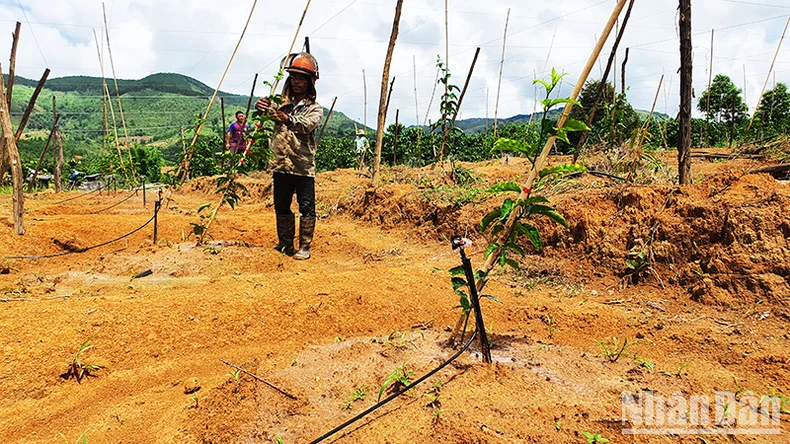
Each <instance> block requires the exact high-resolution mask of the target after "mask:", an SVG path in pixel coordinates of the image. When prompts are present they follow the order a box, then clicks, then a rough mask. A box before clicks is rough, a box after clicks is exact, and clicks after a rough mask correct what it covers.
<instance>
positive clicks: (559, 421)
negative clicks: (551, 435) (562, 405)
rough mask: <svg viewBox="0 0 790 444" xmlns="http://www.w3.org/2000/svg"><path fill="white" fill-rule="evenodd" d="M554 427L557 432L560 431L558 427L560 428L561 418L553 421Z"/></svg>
mask: <svg viewBox="0 0 790 444" xmlns="http://www.w3.org/2000/svg"><path fill="white" fill-rule="evenodd" d="M554 428H555V429H556V430H557V431H558V432H559V431H560V429H562V420H561V419H560V420H558V421H557V422H555V423H554Z"/></svg>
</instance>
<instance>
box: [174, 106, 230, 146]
mask: <svg viewBox="0 0 790 444" xmlns="http://www.w3.org/2000/svg"><path fill="white" fill-rule="evenodd" d="M219 109H220V111H219V112H220V114H222V136H221V137H222V139H223V146H224V141H225V133H227V132H228V122H227V121H226V120H225V98H224V97H220V98H219ZM181 128H182V129H183V127H181Z"/></svg>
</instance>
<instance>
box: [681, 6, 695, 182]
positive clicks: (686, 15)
mask: <svg viewBox="0 0 790 444" xmlns="http://www.w3.org/2000/svg"><path fill="white" fill-rule="evenodd" d="M679 25H680V114H679V118H680V137H679V138H678V179H679V182H680V184H681V185H691V106H692V105H691V88H692V84H691V81H692V60H691V0H680V24H679Z"/></svg>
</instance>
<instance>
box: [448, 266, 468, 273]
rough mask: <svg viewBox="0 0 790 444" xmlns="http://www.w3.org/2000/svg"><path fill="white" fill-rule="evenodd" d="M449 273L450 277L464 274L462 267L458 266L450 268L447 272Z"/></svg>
mask: <svg viewBox="0 0 790 444" xmlns="http://www.w3.org/2000/svg"><path fill="white" fill-rule="evenodd" d="M448 271H449V272H450V276H461V275H463V274H464V273H465V271H464V267H463V266H461V265H459V266H457V267H455V268H451V269H449V270H448Z"/></svg>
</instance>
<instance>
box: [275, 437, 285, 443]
mask: <svg viewBox="0 0 790 444" xmlns="http://www.w3.org/2000/svg"><path fill="white" fill-rule="evenodd" d="M274 441H275V442H276V443H277V444H285V441H284V440H283V437H282V436H280V435H274Z"/></svg>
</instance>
